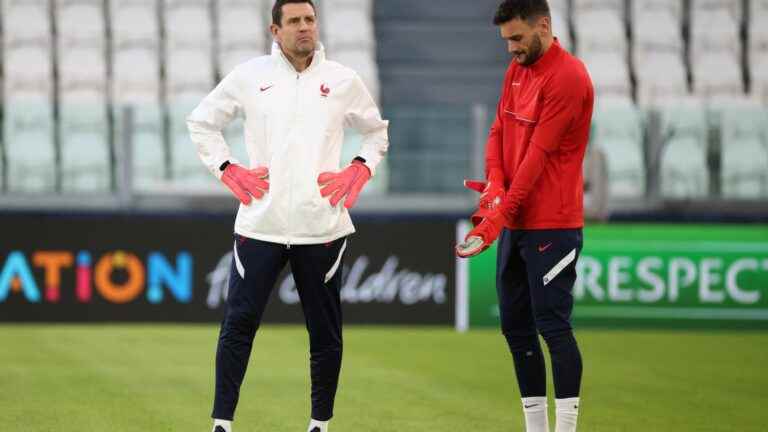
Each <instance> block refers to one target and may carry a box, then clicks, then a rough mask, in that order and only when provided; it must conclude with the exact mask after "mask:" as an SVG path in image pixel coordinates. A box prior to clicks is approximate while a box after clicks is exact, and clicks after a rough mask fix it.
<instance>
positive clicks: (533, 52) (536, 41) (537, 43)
mask: <svg viewBox="0 0 768 432" xmlns="http://www.w3.org/2000/svg"><path fill="white" fill-rule="evenodd" d="M541 51H542V43H541V38H540V37H539V35H537V34H535V35H533V40H531V46H530V47H529V48H528V54H526V56H525V62H523V63H520V65H521V66H530V65H532V64H534V63H536V61H537V60H539V59H540V58H541Z"/></svg>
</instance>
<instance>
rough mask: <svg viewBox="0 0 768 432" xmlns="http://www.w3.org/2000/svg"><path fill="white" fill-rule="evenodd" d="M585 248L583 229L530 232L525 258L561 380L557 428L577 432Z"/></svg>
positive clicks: (557, 379) (538, 323)
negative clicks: (579, 283)
mask: <svg viewBox="0 0 768 432" xmlns="http://www.w3.org/2000/svg"><path fill="white" fill-rule="evenodd" d="M581 247H582V233H581V230H579V229H575V230H573V229H572V230H545V231H528V232H526V234H525V236H524V240H523V258H524V259H525V262H526V267H527V269H528V283H529V285H530V287H531V295H532V297H533V307H534V315H535V317H536V327H537V329H538V331H539V332H540V333H541V335H542V336H543V337H544V340H545V341H546V343H547V347H548V348H549V354H550V357H551V359H552V375H553V378H554V384H555V405H556V410H557V426H556V429H555V431H556V432H573V431H575V430H576V420H577V417H578V407H579V391H580V387H581V375H582V361H581V353H580V351H579V346H578V344H577V343H576V339H575V338H574V336H573V330H572V327H571V312H572V311H573V285H574V283H575V282H576V261H577V259H578V256H579V253H580V252H581Z"/></svg>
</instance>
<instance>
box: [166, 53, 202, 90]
mask: <svg viewBox="0 0 768 432" xmlns="http://www.w3.org/2000/svg"><path fill="white" fill-rule="evenodd" d="M165 61H166V66H165V71H166V91H167V93H168V95H169V97H172V98H173V97H176V96H175V95H176V94H181V93H188V92H194V93H198V94H202V95H203V96H205V95H206V94H208V92H210V91H211V90H213V87H214V83H213V62H212V61H211V52H210V51H209V50H199V49H192V48H190V49H185V50H174V51H171V52H168V54H167V55H166V57H165Z"/></svg>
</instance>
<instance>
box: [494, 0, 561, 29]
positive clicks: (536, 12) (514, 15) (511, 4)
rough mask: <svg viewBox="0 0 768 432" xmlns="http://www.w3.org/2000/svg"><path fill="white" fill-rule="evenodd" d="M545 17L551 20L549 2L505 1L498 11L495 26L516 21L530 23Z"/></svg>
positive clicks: (540, 0) (545, 0) (532, 0)
mask: <svg viewBox="0 0 768 432" xmlns="http://www.w3.org/2000/svg"><path fill="white" fill-rule="evenodd" d="M543 16H545V17H548V18H551V16H550V14H549V4H548V3H547V0H504V1H503V2H501V4H500V5H499V8H498V9H497V10H496V15H495V16H494V17H493V25H502V24H504V23H506V22H509V21H512V20H514V19H521V20H525V21H528V22H529V23H530V22H532V21H533V20H535V19H537V18H541V17H543Z"/></svg>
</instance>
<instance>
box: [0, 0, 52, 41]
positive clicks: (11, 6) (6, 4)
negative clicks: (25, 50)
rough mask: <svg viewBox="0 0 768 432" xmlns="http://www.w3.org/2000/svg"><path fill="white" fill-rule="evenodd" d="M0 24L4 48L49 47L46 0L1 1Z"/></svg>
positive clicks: (48, 12) (48, 13)
mask: <svg viewBox="0 0 768 432" xmlns="http://www.w3.org/2000/svg"><path fill="white" fill-rule="evenodd" d="M2 11H3V13H2V14H0V21H1V22H0V24H2V28H3V37H4V44H5V46H6V47H13V46H19V45H38V46H42V47H47V46H50V43H51V38H52V33H51V19H50V8H49V2H48V0H23V1H21V0H3V1H2Z"/></svg>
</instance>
